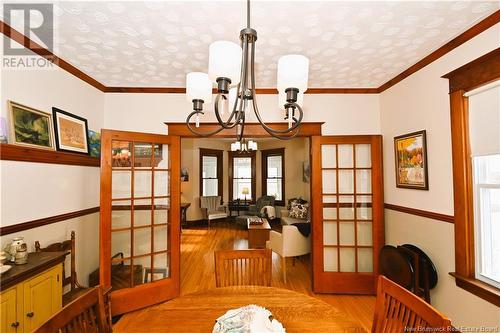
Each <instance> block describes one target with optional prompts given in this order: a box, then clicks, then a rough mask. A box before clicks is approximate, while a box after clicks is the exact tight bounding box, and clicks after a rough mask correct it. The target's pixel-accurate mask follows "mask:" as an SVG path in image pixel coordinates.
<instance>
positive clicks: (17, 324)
mask: <svg viewBox="0 0 500 333" xmlns="http://www.w3.org/2000/svg"><path fill="white" fill-rule="evenodd" d="M10 326H12V327H18V326H19V322H18V321H16V322H14V323H12V324H10Z"/></svg>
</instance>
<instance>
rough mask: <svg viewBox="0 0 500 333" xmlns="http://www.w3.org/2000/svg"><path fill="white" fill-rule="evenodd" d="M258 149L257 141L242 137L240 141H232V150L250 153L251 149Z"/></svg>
mask: <svg viewBox="0 0 500 333" xmlns="http://www.w3.org/2000/svg"><path fill="white" fill-rule="evenodd" d="M255 150H257V142H255V141H252V140H248V142H247V140H246V139H245V138H242V139H241V140H240V141H236V142H233V143H231V151H235V152H237V153H249V152H251V151H255Z"/></svg>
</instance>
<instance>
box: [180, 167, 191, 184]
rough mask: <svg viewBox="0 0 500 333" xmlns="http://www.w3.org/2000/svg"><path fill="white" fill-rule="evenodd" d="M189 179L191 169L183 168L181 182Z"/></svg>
mask: <svg viewBox="0 0 500 333" xmlns="http://www.w3.org/2000/svg"><path fill="white" fill-rule="evenodd" d="M188 181H189V171H188V169H187V168H182V169H181V182H188Z"/></svg>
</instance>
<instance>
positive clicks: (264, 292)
mask: <svg viewBox="0 0 500 333" xmlns="http://www.w3.org/2000/svg"><path fill="white" fill-rule="evenodd" d="M249 304H257V305H260V306H263V307H265V308H267V309H268V310H270V311H271V312H272V313H273V315H274V317H275V318H276V319H277V320H279V321H280V322H281V323H282V324H283V326H284V327H285V329H286V332H287V333H294V332H300V333H304V332H314V333H318V332H322V333H326V332H339V333H340V332H365V331H364V329H363V328H362V327H361V325H359V324H358V323H355V322H354V321H353V320H352V319H351V318H350V317H349V316H348V315H347V314H346V313H343V312H340V311H338V310H337V309H336V308H334V307H333V306H331V305H329V304H327V303H325V302H323V301H321V300H319V299H316V298H313V297H310V296H307V295H305V294H301V293H297V292H294V291H291V290H287V289H280V288H273V287H257V286H248V287H226V288H216V289H211V290H207V291H203V292H200V293H195V294H190V295H185V296H181V297H179V298H176V299H173V300H171V301H169V302H165V303H162V304H159V305H155V306H151V307H148V308H146V309H142V310H139V311H135V312H132V313H129V314H126V315H125V316H123V317H122V319H120V321H119V322H118V323H117V324H116V325H115V326H113V332H115V333H120V332H134V333H141V332H148V333H156V332H158V333H159V332H162V333H164V332H169V333H183V332H185V333H195V332H203V333H206V332H212V329H213V327H214V324H215V320H216V319H217V318H218V317H220V316H222V315H223V314H224V313H226V311H227V310H230V309H235V308H238V307H241V306H245V305H249Z"/></svg>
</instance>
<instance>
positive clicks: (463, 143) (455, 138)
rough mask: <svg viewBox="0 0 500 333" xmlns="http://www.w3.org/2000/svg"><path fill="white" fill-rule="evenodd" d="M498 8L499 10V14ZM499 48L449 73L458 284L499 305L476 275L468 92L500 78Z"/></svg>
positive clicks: (456, 274)
mask: <svg viewBox="0 0 500 333" xmlns="http://www.w3.org/2000/svg"><path fill="white" fill-rule="evenodd" d="M499 12H500V11H497V12H496V13H499ZM498 50H499V49H496V50H494V51H492V52H490V53H488V54H486V55H484V56H482V57H480V58H478V59H476V60H473V61H471V62H469V63H468V64H466V65H464V66H462V67H460V68H458V69H456V70H454V71H452V72H450V73H448V74H446V75H445V76H444V77H445V78H447V79H449V83H450V120H451V143H452V162H453V200H454V206H455V270H456V272H455V273H454V275H453V276H455V283H456V285H457V286H458V287H460V288H463V289H465V290H467V291H469V292H471V293H473V294H474V295H476V296H478V297H481V298H483V299H485V300H487V301H489V302H491V303H493V304H496V305H499V303H500V297H499V295H498V293H497V294H496V296H495V297H493V296H492V295H493V294H492V293H491V290H492V289H491V288H492V287H491V286H488V285H487V284H486V283H484V282H481V281H478V280H477V279H476V275H475V253H474V252H475V251H474V249H475V242H474V203H473V178H472V159H471V149H470V141H469V99H468V97H466V96H464V93H465V92H466V91H469V90H472V89H474V88H477V87H480V86H482V85H485V84H488V83H490V82H491V81H494V80H497V79H500V62H499V59H498V56H499V51H498Z"/></svg>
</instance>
